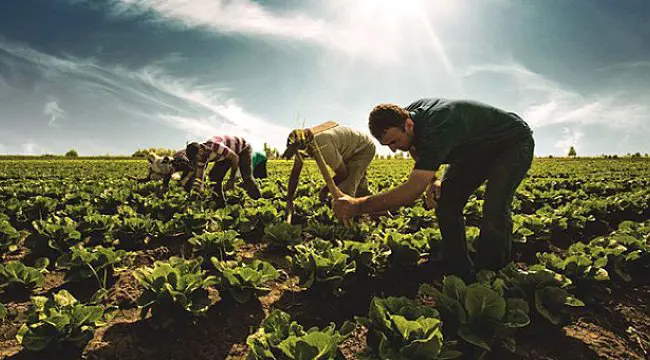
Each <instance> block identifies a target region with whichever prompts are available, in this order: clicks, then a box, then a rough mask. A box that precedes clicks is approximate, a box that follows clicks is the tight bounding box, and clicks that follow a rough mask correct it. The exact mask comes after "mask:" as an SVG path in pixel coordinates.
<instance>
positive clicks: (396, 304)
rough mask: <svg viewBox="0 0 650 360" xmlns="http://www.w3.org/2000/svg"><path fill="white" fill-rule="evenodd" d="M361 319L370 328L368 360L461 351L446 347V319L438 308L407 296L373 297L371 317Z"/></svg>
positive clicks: (410, 359) (418, 358) (419, 358)
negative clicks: (443, 332) (444, 339)
mask: <svg viewBox="0 0 650 360" xmlns="http://www.w3.org/2000/svg"><path fill="white" fill-rule="evenodd" d="M357 320H358V321H359V322H360V323H361V324H362V325H364V326H365V327H366V328H368V340H367V341H368V350H367V351H366V352H365V353H364V354H363V355H362V357H363V358H366V359H380V360H428V359H452V358H456V357H458V356H460V353H459V352H456V351H446V350H444V347H445V346H444V342H443V334H442V322H441V321H440V316H439V313H438V311H437V310H436V309H434V308H432V307H429V306H424V305H418V304H417V303H416V302H415V301H414V300H411V299H408V298H405V297H388V298H377V297H375V298H373V299H372V301H371V302H370V311H369V313H368V317H367V318H357Z"/></svg>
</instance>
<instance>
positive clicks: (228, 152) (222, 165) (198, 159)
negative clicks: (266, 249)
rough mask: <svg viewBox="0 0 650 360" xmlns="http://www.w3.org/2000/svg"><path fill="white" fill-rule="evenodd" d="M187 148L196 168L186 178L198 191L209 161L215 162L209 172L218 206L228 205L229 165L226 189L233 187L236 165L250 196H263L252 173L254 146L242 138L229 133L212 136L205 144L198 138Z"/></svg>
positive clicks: (192, 165) (189, 157) (186, 150)
mask: <svg viewBox="0 0 650 360" xmlns="http://www.w3.org/2000/svg"><path fill="white" fill-rule="evenodd" d="M185 152H186V153H187V158H188V159H189V161H190V164H191V167H192V169H194V171H193V172H190V174H189V177H190V178H189V179H187V180H188V181H189V182H190V183H193V184H194V188H195V189H196V190H198V191H201V189H202V187H203V176H204V173H205V170H206V168H207V166H208V164H209V163H210V162H214V166H213V167H212V170H210V173H209V174H208V176H209V178H210V180H211V181H214V182H215V185H214V189H213V191H212V197H213V199H214V200H215V201H216V203H217V207H219V208H220V207H224V206H225V205H226V198H225V195H224V193H223V187H222V183H223V179H224V177H225V176H226V173H227V172H228V169H230V178H229V180H228V182H227V183H226V190H231V189H233V188H234V186H235V179H236V176H237V169H239V171H240V172H241V176H242V179H243V184H242V187H243V188H244V190H246V192H247V193H248V195H249V196H250V197H251V198H253V199H259V198H260V196H261V195H260V191H259V189H258V188H257V184H256V183H255V181H254V180H253V178H252V175H251V172H252V165H251V157H252V149H251V146H250V144H249V143H248V142H247V141H246V140H244V139H243V138H241V137H239V136H228V135H223V136H213V137H212V138H210V139H209V140H208V141H206V142H204V143H202V144H199V143H196V142H193V143H191V144H188V145H187V147H186V148H185ZM183 180H185V179H182V180H181V182H183Z"/></svg>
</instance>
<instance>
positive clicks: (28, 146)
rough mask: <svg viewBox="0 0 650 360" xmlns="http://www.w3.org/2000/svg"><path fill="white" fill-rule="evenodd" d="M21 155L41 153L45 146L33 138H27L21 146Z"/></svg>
mask: <svg viewBox="0 0 650 360" xmlns="http://www.w3.org/2000/svg"><path fill="white" fill-rule="evenodd" d="M20 149H21V151H20V155H41V154H42V153H43V152H42V150H43V148H42V147H41V146H39V145H38V144H37V143H36V142H34V141H33V140H27V141H26V142H24V143H23V144H22V145H21V146H20Z"/></svg>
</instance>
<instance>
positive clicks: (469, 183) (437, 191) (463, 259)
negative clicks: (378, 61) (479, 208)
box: [333, 98, 535, 279]
mask: <svg viewBox="0 0 650 360" xmlns="http://www.w3.org/2000/svg"><path fill="white" fill-rule="evenodd" d="M368 126H369V128H370V132H371V133H372V135H373V136H374V137H375V138H377V140H379V142H380V143H381V144H382V145H384V146H388V147H389V148H390V149H391V150H392V151H393V152H394V151H396V150H398V149H399V150H402V151H409V152H410V153H411V155H412V157H413V159H414V160H415V167H414V169H413V170H412V171H411V174H410V176H409V178H408V180H407V181H406V182H405V183H404V184H402V185H400V186H398V187H396V188H394V189H391V190H390V191H387V192H384V193H381V194H377V195H374V196H368V197H361V198H353V197H351V196H344V197H341V198H340V199H335V200H334V201H333V208H334V212H335V214H336V216H337V217H338V218H340V219H343V220H344V219H348V218H351V217H353V216H355V215H358V214H363V213H373V212H377V211H383V210H391V209H395V208H399V207H401V206H405V205H409V204H411V203H412V202H414V201H415V200H416V199H418V198H419V197H420V196H421V195H422V193H423V192H425V191H426V193H427V195H428V196H430V197H429V199H431V200H433V205H434V206H435V207H436V215H437V217H438V222H439V226H440V230H441V233H442V238H443V240H442V247H443V262H444V265H445V266H446V269H447V271H448V272H450V273H454V274H457V275H459V276H462V277H464V278H465V279H471V278H472V277H473V274H474V271H475V270H477V269H491V270H497V269H500V268H501V267H503V266H505V265H506V264H507V263H508V262H509V261H510V252H511V246H512V243H511V234H512V217H511V202H512V199H513V196H514V193H515V190H516V189H517V187H518V186H519V184H520V183H521V181H522V180H523V179H524V177H525V175H526V173H527V171H528V169H529V168H530V166H531V163H532V160H533V149H534V146H535V143H534V140H533V136H532V134H533V132H532V130H531V129H530V127H529V126H528V125H527V124H526V122H525V121H524V120H523V119H521V118H520V117H519V116H517V115H516V114H514V113H511V112H507V111H504V110H501V109H498V108H495V107H493V106H489V105H486V104H483V103H479V102H474V101H455V100H446V99H431V98H425V99H420V100H417V101H415V102H413V103H411V104H410V105H408V106H406V107H405V108H403V107H400V106H398V105H394V104H380V105H377V106H375V107H374V109H372V111H371V112H370V116H369V122H368ZM441 164H448V165H449V166H448V168H447V170H446V171H445V173H444V175H443V176H442V179H441V180H438V179H437V178H436V171H437V170H438V168H439V166H440V165H441ZM485 181H487V186H486V191H485V199H484V200H485V201H484V203H483V218H482V220H481V224H480V236H479V239H478V244H477V254H476V263H475V264H472V261H471V259H470V257H469V256H468V252H467V243H466V240H465V222H464V219H463V208H464V207H465V204H466V203H467V200H468V198H469V196H470V195H471V194H472V193H473V192H474V190H476V189H477V188H478V187H479V186H480V185H481V184H482V183H483V182H485ZM432 195H434V196H432ZM434 197H435V200H434ZM474 266H475V268H474Z"/></svg>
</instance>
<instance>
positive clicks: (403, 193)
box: [334, 170, 436, 219]
mask: <svg viewBox="0 0 650 360" xmlns="http://www.w3.org/2000/svg"><path fill="white" fill-rule="evenodd" d="M435 177H436V172H435V171H430V170H413V171H411V175H410V176H409V178H408V180H407V181H406V182H405V183H404V184H402V185H400V186H398V187H396V188H394V189H392V190H390V191H387V192H384V193H381V194H377V195H373V196H366V197H363V198H352V197H349V196H344V197H342V198H340V199H334V212H335V213H336V216H337V217H339V218H343V219H347V218H351V217H353V216H356V215H359V214H372V213H377V212H380V211H387V210H394V209H397V208H399V207H402V206H405V205H409V204H411V203H413V202H414V201H415V200H417V199H418V198H419V197H420V195H422V193H423V192H424V191H425V189H426V188H427V185H428V184H430V183H431V182H432V181H434V179H435Z"/></svg>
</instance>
